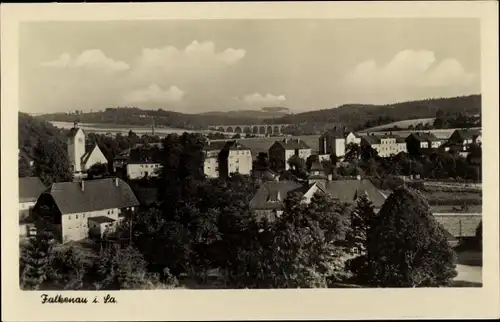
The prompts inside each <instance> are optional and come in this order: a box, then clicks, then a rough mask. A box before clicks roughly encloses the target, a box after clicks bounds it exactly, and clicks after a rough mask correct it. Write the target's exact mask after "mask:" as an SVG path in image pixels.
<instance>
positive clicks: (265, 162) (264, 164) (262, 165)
mask: <svg viewBox="0 0 500 322" xmlns="http://www.w3.org/2000/svg"><path fill="white" fill-rule="evenodd" d="M253 168H254V169H256V170H262V171H263V170H268V169H269V157H268V155H267V153H266V152H259V154H258V155H257V159H256V160H255V162H254V165H253Z"/></svg>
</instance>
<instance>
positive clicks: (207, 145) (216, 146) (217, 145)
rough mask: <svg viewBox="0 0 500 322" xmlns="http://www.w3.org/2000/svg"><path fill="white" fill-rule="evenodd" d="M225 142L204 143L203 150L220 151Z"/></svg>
mask: <svg viewBox="0 0 500 322" xmlns="http://www.w3.org/2000/svg"><path fill="white" fill-rule="evenodd" d="M226 143H227V141H208V142H207V143H205V146H204V147H203V150H205V151H220V150H222V149H223V148H224V146H225V145H226Z"/></svg>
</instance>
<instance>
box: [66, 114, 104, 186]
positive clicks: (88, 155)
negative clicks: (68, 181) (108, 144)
mask: <svg viewBox="0 0 500 322" xmlns="http://www.w3.org/2000/svg"><path fill="white" fill-rule="evenodd" d="M67 143H68V158H69V163H70V167H71V169H72V171H73V173H74V174H75V175H77V176H78V175H81V174H82V173H84V172H85V171H87V170H88V169H90V168H91V167H92V166H93V165H95V164H99V163H100V164H107V163H108V160H107V159H106V157H105V156H104V154H103V153H102V151H101V149H100V148H99V146H98V145H97V144H93V145H91V146H86V144H85V132H84V131H83V130H82V129H81V128H79V127H78V123H76V122H75V124H74V127H73V128H72V129H70V131H69V133H68V142H67Z"/></svg>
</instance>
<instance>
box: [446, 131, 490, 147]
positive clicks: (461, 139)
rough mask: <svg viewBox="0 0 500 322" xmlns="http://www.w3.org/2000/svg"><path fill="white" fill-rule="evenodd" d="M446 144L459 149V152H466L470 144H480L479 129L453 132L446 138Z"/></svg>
mask: <svg viewBox="0 0 500 322" xmlns="http://www.w3.org/2000/svg"><path fill="white" fill-rule="evenodd" d="M448 143H450V144H451V145H454V146H458V147H460V150H462V151H466V150H468V148H469V147H470V145H472V144H479V145H481V143H482V135H481V130H479V129H472V130H471V129H463V130H455V131H454V132H453V133H452V134H451V135H450V137H449V138H448Z"/></svg>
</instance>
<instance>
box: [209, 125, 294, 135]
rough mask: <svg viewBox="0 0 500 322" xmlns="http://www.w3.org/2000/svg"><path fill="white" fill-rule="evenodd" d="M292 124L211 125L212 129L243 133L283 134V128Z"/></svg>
mask: <svg viewBox="0 0 500 322" xmlns="http://www.w3.org/2000/svg"><path fill="white" fill-rule="evenodd" d="M290 125H291V124H247V125H211V126H209V127H208V129H209V130H211V131H217V132H223V133H235V134H236V133H242V134H247V133H249V134H282V133H283V129H284V128H286V127H287V126H290Z"/></svg>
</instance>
